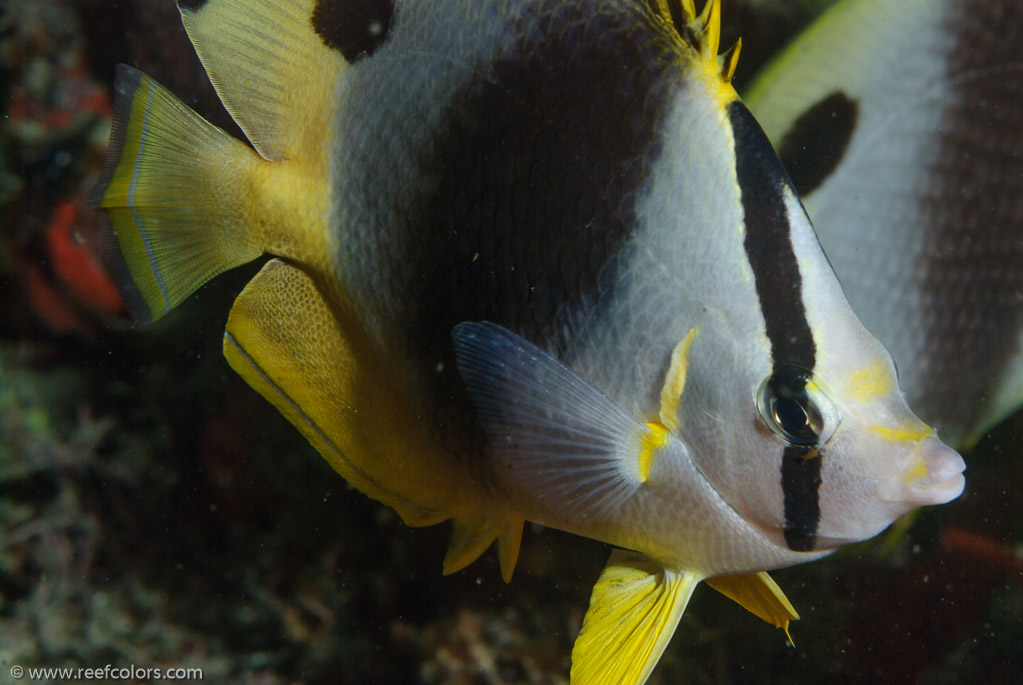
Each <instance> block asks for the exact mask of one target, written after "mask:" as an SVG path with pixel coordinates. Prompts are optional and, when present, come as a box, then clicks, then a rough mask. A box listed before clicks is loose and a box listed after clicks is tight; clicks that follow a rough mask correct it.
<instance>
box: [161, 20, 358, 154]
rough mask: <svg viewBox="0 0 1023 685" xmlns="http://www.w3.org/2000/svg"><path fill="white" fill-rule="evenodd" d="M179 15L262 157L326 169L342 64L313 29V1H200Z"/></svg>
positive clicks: (221, 95)
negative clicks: (194, 7) (296, 161)
mask: <svg viewBox="0 0 1023 685" xmlns="http://www.w3.org/2000/svg"><path fill="white" fill-rule="evenodd" d="M188 4H190V5H196V6H197V7H196V9H187V8H186V7H183V6H181V3H179V8H180V10H181V20H182V23H184V25H185V30H186V31H187V32H188V36H189V38H191V40H192V44H193V45H194V46H195V51H196V52H197V53H198V54H199V59H201V60H202V63H203V66H205V67H206V72H207V73H208V74H209V77H210V81H212V82H213V85H214V87H215V88H216V89H217V94H218V95H220V99H221V100H223V102H224V105H225V106H226V107H227V110H228V111H229V112H230V113H231V116H232V117H234V120H235V121H236V122H238V125H239V126H240V127H241V128H242V130H243V131H244V132H245V135H246V136H248V138H249V141H250V142H251V143H252V145H253V147H255V148H256V150H257V151H258V152H259V153H260V154H261V155H262V156H263V157H264V158H266V159H269V160H280V159H292V158H298V157H300V158H302V159H304V160H306V161H307V162H309V163H313V164H316V165H317V169H318V170H319V171H322V172H323V173H326V171H327V163H328V155H329V153H330V145H327V144H324V141H325V140H332V136H330V135H329V133H328V132H329V131H330V129H331V128H332V126H333V116H332V114H333V111H334V102H333V98H334V97H335V92H336V91H335V84H336V83H337V79H338V77H339V75H340V73H341V71H342V69H343V68H344V66H345V65H346V64H347V62H346V61H345V60H344V58H343V57H342V55H341V53H340V52H338V51H337V50H333V49H331V48H329V47H327V45H326V44H325V42H324V40H323V39H321V37H320V36H319V35H317V33H316V31H315V29H314V25H313V21H312V17H313V12H314V8H315V5H316V2H315V0H289V2H279V1H277V0H206V1H205V2H202V3H188Z"/></svg>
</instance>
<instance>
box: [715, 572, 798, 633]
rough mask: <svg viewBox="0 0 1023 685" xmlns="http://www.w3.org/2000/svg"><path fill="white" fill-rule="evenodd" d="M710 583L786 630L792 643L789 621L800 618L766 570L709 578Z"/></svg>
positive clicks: (761, 616) (745, 607) (754, 612)
mask: <svg viewBox="0 0 1023 685" xmlns="http://www.w3.org/2000/svg"><path fill="white" fill-rule="evenodd" d="M707 585H710V586H711V587H712V588H714V589H715V590H717V591H718V592H720V593H721V594H723V595H724V596H725V597H728V598H729V599H731V600H734V601H735V602H737V603H738V604H739V605H740V606H742V607H743V608H744V609H746V610H747V611H749V612H751V613H753V614H755V615H757V616H759V617H760V618H762V619H764V620H765V621H767V622H768V623H770V624H771V625H773V626H775V627H776V628H781V629H782V630H784V631H785V636H786V637H787V638H788V640H789V643H792V636H791V635H789V621H795V620H798V619H799V614H797V613H796V610H795V608H793V606H792V604H791V603H790V602H789V600H788V598H787V597H786V596H785V593H784V592H782V590H781V588H780V587H778V584H777V583H775V582H774V580H772V579H771V576H769V575H767V573H766V572H765V571H761V572H760V573H745V574H742V575H737V576H717V577H716V578H708V579H707ZM792 644H794V643H792Z"/></svg>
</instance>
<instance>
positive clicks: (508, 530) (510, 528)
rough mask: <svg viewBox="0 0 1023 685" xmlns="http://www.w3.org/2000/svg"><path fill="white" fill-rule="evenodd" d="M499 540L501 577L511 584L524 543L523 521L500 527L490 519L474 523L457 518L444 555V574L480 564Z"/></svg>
mask: <svg viewBox="0 0 1023 685" xmlns="http://www.w3.org/2000/svg"><path fill="white" fill-rule="evenodd" d="M495 539H496V540H497V541H498V543H497V544H498V559H499V560H500V562H501V576H502V577H503V578H504V581H505V582H506V583H507V582H511V578H512V573H513V572H514V570H515V564H516V562H518V558H519V547H520V545H521V544H522V521H515V522H513V523H511V524H506V525H505V526H504V527H503V528H499V527H498V526H497V525H495V523H494V522H493V521H492V520H489V519H481V520H477V521H473V522H471V523H470V522H466V521H464V520H461V519H455V520H454V522H453V523H452V526H451V542H450V544H449V545H448V551H447V554H446V555H445V556H444V575H449V574H451V573H456V572H457V571H461V570H462V569H463V568H465V567H466V566H468V565H469V564H471V563H472V562H474V561H476V559H478V558H479V556H480V555H481V554H483V552H485V551H486V549H487V548H488V547H490V543H492V542H493V541H494V540H495Z"/></svg>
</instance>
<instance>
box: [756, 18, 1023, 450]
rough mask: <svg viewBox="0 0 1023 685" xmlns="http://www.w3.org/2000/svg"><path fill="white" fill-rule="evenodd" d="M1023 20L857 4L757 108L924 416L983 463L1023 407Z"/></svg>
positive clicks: (852, 297)
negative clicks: (992, 438) (991, 435)
mask: <svg viewBox="0 0 1023 685" xmlns="http://www.w3.org/2000/svg"><path fill="white" fill-rule="evenodd" d="M1021 40H1023V5H1020V4H1019V3H1015V2H1000V1H999V0H966V1H959V0H906V1H904V2H886V1H885V0H844V1H843V2H840V3H838V4H836V5H835V6H834V7H833V8H831V9H830V10H829V11H828V12H827V13H825V15H824V16H822V17H821V18H820V19H819V20H818V21H817V22H816V23H815V24H814V25H813V26H812V27H811V28H810V29H808V30H807V31H805V32H804V33H803V34H802V35H801V36H800V37H799V38H798V39H797V40H796V41H795V42H793V44H792V45H791V46H789V47H788V48H787V49H786V50H784V51H783V52H782V53H781V54H779V55H778V56H777V57H776V59H775V60H774V62H773V63H772V64H771V65H770V66H769V67H767V68H766V69H765V70H764V71H763V73H762V74H761V76H760V77H759V78H758V79H757V80H756V81H755V82H754V83H753V85H752V86H751V87H750V89H749V90H748V91H747V92H746V94H745V100H746V101H747V102H748V103H749V106H750V108H751V109H752V110H753V112H754V113H755V114H756V116H757V119H758V120H759V121H760V122H761V124H762V125H763V127H764V130H765V131H766V132H767V134H768V136H769V137H770V138H771V140H772V141H773V142H774V144H775V145H776V147H777V149H778V151H779V153H780V155H781V158H782V161H783V162H784V164H785V165H786V167H787V169H788V171H789V172H790V174H791V175H792V178H793V180H794V182H795V185H796V188H797V189H798V191H799V194H800V197H801V198H802V199H803V201H804V203H805V205H806V208H807V211H808V212H809V214H810V217H811V218H812V219H813V222H814V226H815V228H816V230H817V233H818V235H819V236H820V239H821V243H822V244H823V246H824V249H825V251H826V252H827V254H828V257H829V258H830V259H831V263H832V264H833V265H834V267H835V270H836V272H837V273H838V276H839V279H840V280H841V282H842V285H843V287H844V288H845V292H846V295H847V296H848V298H849V301H850V303H851V304H852V306H853V309H854V310H855V311H856V313H857V314H858V315H859V316H860V318H861V320H862V321H863V322H864V323H865V324H866V325H867V328H868V329H869V330H870V331H871V332H872V333H874V334H875V335H876V336H878V338H879V339H880V340H881V341H882V342H883V343H884V345H885V347H886V348H887V349H888V350H889V351H890V352H891V353H892V355H893V356H894V358H895V361H896V363H897V364H898V368H899V379H900V386H901V387H902V389H903V391H904V392H905V393H906V398H907V401H908V402H909V405H910V406H911V407H913V410H914V412H916V413H917V414H918V415H919V416H920V417H921V418H923V419H924V420H926V421H927V422H928V423H930V424H932V425H934V426H935V428H936V429H937V430H939V431H940V432H941V435H942V438H943V439H944V440H945V441H947V442H948V443H949V444H951V445H953V446H956V447H960V448H968V447H971V446H972V445H974V444H975V443H976V442H977V440H978V439H980V438H981V437H983V436H984V434H985V433H986V432H987V431H988V429H990V428H991V427H993V426H994V425H995V424H997V423H998V422H999V421H1000V420H1001V419H1003V418H1005V417H1006V416H1007V415H1009V414H1011V413H1012V412H1014V411H1016V410H1018V409H1019V407H1020V406H1021V405H1023V266H1021V264H1023V162H1021V160H1023V100H1021V94H1023V59H1021V57H1020V51H1019V49H1018V47H1017V46H1018V45H1019V43H1020V41H1021Z"/></svg>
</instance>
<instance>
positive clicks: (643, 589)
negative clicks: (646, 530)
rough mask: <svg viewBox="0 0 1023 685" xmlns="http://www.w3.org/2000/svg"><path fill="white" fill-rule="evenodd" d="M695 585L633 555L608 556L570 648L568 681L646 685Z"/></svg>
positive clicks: (685, 574) (680, 574) (693, 577)
mask: <svg viewBox="0 0 1023 685" xmlns="http://www.w3.org/2000/svg"><path fill="white" fill-rule="evenodd" d="M700 580H701V578H700V577H699V576H697V575H694V574H692V573H688V572H678V571H670V570H667V569H665V568H664V567H662V566H661V565H660V564H657V563H656V562H653V561H651V560H650V559H648V558H647V557H646V556H644V555H642V554H639V553H637V552H629V551H625V550H615V551H613V552H612V553H611V558H610V560H608V562H607V566H605V567H604V572H603V573H601V574H600V579H599V580H598V581H597V584H596V585H595V586H594V587H593V594H592V595H591V597H590V608H589V610H588V611H587V612H586V617H585V618H584V619H583V627H582V631H581V632H580V633H579V637H578V638H577V639H576V641H575V647H574V648H573V649H572V674H571V678H572V682H573V683H579V684H584V685H592V684H594V683H608V684H609V685H610V684H612V683H613V684H614V685H622V684H630V683H642V682H644V681H646V679H647V678H648V677H649V676H650V673H651V671H653V669H654V666H655V665H656V664H657V661H658V659H660V657H661V654H662V653H663V652H664V649H665V647H667V646H668V642H669V641H670V640H671V636H672V635H673V634H674V632H675V627H676V626H678V622H679V619H681V618H682V613H683V612H684V611H685V608H686V605H687V604H688V603H689V598H690V597H691V596H692V594H693V589H694V588H695V587H696V585H697V583H699V582H700Z"/></svg>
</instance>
